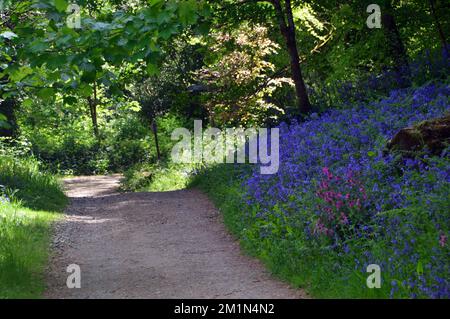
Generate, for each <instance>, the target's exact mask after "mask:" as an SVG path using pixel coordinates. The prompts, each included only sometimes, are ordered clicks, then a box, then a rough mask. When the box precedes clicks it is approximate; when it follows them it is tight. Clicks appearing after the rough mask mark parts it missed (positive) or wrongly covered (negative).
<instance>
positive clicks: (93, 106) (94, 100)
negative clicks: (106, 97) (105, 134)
mask: <svg viewBox="0 0 450 319" xmlns="http://www.w3.org/2000/svg"><path fill="white" fill-rule="evenodd" d="M88 103H89V110H90V113H91V120H92V127H93V128H94V135H95V137H96V139H97V141H99V139H100V134H99V130H98V120H97V85H96V83H94V96H93V98H91V97H89V98H88Z"/></svg>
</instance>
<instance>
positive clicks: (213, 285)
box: [45, 175, 306, 299]
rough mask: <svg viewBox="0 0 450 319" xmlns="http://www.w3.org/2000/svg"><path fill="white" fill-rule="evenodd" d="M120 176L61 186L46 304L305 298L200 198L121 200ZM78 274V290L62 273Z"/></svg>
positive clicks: (189, 193) (174, 195)
mask: <svg viewBox="0 0 450 319" xmlns="http://www.w3.org/2000/svg"><path fill="white" fill-rule="evenodd" d="M119 182H120V176H119V175H113V176H94V177H76V178H71V179H66V180H65V181H64V183H65V186H66V189H67V194H68V196H69V197H70V199H71V204H70V206H69V208H68V209H67V211H66V216H65V219H64V221H63V222H60V223H58V224H56V226H55V231H54V239H53V244H52V257H51V262H50V265H49V267H48V271H47V282H48V289H47V291H46V293H45V297H46V298H184V299H190V298H303V297H305V296H306V295H305V294H304V293H303V292H302V291H301V290H296V289H292V288H290V287H289V286H288V285H287V284H286V283H283V282H280V281H278V280H276V279H274V278H272V277H271V275H270V274H269V273H268V272H267V271H266V270H265V269H264V267H263V265H261V263H260V262H259V261H257V260H255V259H253V258H250V257H248V256H245V255H244V254H243V253H242V252H241V251H240V249H239V244H238V243H237V242H236V240H235V239H234V238H233V237H232V236H231V235H229V234H228V232H227V231H226V230H225V228H224V226H223V223H222V220H221V216H220V214H219V213H218V211H217V209H216V208H215V207H214V205H213V204H212V203H211V202H210V200H209V199H208V198H207V197H206V196H205V195H204V194H203V193H201V192H200V191H199V190H196V189H189V190H180V191H174V192H164V193H120V192H118V190H117V189H118V186H119ZM70 264H77V265H79V266H80V268H81V288H80V289H76V288H75V289H69V288H67V285H66V280H67V276H68V275H69V273H67V272H66V268H67V266H68V265H70Z"/></svg>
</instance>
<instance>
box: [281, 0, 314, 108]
mask: <svg viewBox="0 0 450 319" xmlns="http://www.w3.org/2000/svg"><path fill="white" fill-rule="evenodd" d="M272 4H273V6H274V7H275V11H276V13H277V17H278V23H279V26H280V30H281V33H282V35H283V37H284V38H285V41H286V45H287V49H288V53H289V57H290V64H291V71H292V79H293V80H294V83H295V92H296V95H297V99H298V107H299V110H300V112H301V113H302V114H307V113H309V112H310V111H311V103H310V102H309V98H308V92H307V91H306V85H305V82H304V80H303V75H302V70H301V67H300V57H299V54H298V49H297V41H296V38H295V24H294V19H293V16H292V5H291V1H290V0H285V3H284V4H285V10H284V11H285V12H283V7H282V5H281V2H280V0H272ZM286 19H287V23H286Z"/></svg>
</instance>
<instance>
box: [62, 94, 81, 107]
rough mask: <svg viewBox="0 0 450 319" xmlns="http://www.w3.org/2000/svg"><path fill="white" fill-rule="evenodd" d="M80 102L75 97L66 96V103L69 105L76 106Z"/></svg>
mask: <svg viewBox="0 0 450 319" xmlns="http://www.w3.org/2000/svg"><path fill="white" fill-rule="evenodd" d="M77 102H78V99H77V98H76V97H74V96H65V97H64V103H66V104H69V105H75V104H76V103H77Z"/></svg>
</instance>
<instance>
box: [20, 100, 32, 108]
mask: <svg viewBox="0 0 450 319" xmlns="http://www.w3.org/2000/svg"><path fill="white" fill-rule="evenodd" d="M32 105H33V100H32V99H25V100H23V102H22V106H25V107H30V106H32Z"/></svg>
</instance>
